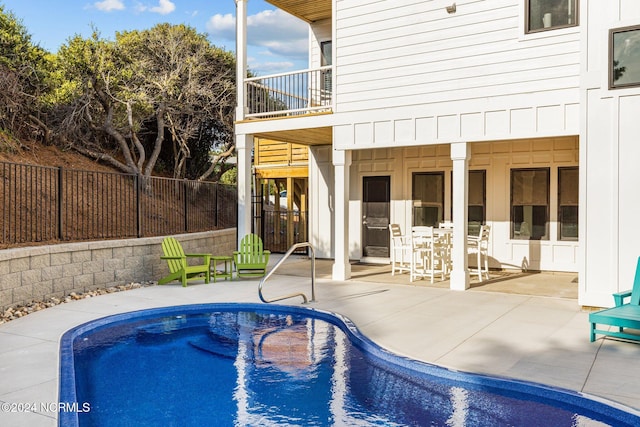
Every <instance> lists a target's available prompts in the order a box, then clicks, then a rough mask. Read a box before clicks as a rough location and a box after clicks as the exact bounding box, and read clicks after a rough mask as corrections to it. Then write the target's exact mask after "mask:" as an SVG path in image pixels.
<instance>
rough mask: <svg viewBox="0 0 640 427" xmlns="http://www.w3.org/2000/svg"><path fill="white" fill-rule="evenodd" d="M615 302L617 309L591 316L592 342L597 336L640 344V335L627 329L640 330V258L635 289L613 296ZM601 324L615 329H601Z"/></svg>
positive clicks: (609, 309) (597, 312)
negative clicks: (599, 326)
mask: <svg viewBox="0 0 640 427" xmlns="http://www.w3.org/2000/svg"><path fill="white" fill-rule="evenodd" d="M613 300H614V302H615V305H616V306H615V307H612V308H608V309H606V310H601V311H596V312H594V313H590V314H589V322H590V323H591V334H590V339H591V342H593V341H595V339H596V334H600V335H605V336H610V337H615V338H623V339H627V340H632V341H636V342H639V341H640V335H639V334H638V333H637V332H636V333H631V331H629V332H627V331H626V329H625V328H628V329H635V330H636V331H637V330H638V329H640V257H639V258H638V262H637V265H636V274H635V277H634V280H633V288H632V289H631V290H630V291H624V292H618V293H615V294H613ZM599 324H600V325H607V326H613V327H614V328H613V329H611V328H608V329H604V328H602V329H599V328H598V327H597V325H599Z"/></svg>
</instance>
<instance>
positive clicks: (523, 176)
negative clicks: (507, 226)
mask: <svg viewBox="0 0 640 427" xmlns="http://www.w3.org/2000/svg"><path fill="white" fill-rule="evenodd" d="M511 237H512V238H513V239H520V240H548V239H549V169H548V168H540V169H512V170H511Z"/></svg>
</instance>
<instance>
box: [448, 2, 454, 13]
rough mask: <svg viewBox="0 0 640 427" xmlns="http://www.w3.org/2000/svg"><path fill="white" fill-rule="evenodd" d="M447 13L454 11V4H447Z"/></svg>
mask: <svg viewBox="0 0 640 427" xmlns="http://www.w3.org/2000/svg"><path fill="white" fill-rule="evenodd" d="M447 13H456V4H455V3H454V4H452V5H451V6H447Z"/></svg>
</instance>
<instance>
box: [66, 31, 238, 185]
mask: <svg viewBox="0 0 640 427" xmlns="http://www.w3.org/2000/svg"><path fill="white" fill-rule="evenodd" d="M58 59H59V66H60V67H61V70H63V74H64V76H65V78H66V79H67V82H68V84H67V91H66V95H65V96H66V97H67V98H68V101H67V102H66V103H61V104H59V107H58V110H57V115H56V117H57V120H56V122H55V126H56V129H57V131H58V134H59V135H60V138H61V139H62V140H63V141H64V142H65V144H66V145H69V146H71V147H73V148H74V149H76V150H78V151H80V152H82V153H84V154H86V155H89V156H91V157H93V158H96V159H100V160H103V161H106V162H108V163H110V164H112V165H113V166H116V167H118V168H120V169H121V170H123V171H126V172H130V173H141V174H143V175H145V176H149V175H151V173H152V171H153V170H154V167H155V165H156V163H157V161H158V158H159V156H160V154H161V152H162V150H163V147H164V146H165V145H166V144H165V141H166V140H168V141H169V142H170V147H171V152H172V160H173V165H172V168H173V172H174V177H184V176H185V175H186V172H187V160H188V159H189V158H191V157H192V155H193V154H194V149H195V151H196V153H197V154H198V156H199V158H198V162H200V164H201V166H200V167H199V171H201V174H200V176H199V178H201V179H204V178H206V177H207V176H208V174H210V173H211V172H212V171H213V170H215V169H216V164H217V163H219V162H221V161H223V160H224V159H225V158H226V157H228V156H229V155H230V154H231V153H232V152H233V150H234V144H233V112H234V106H235V71H234V70H235V65H234V58H233V56H232V54H230V53H228V52H225V51H224V50H222V49H219V48H216V47H214V46H212V45H211V44H210V43H209V41H208V40H207V38H206V36H205V35H202V34H198V33H197V32H196V31H195V30H194V29H192V28H190V27H188V26H185V25H169V24H160V25H157V26H155V27H153V28H151V29H149V30H144V31H129V32H122V33H116V38H115V41H108V40H104V39H102V38H101V37H100V36H99V34H98V33H97V32H95V33H94V34H93V36H92V37H91V38H89V39H82V38H81V37H79V36H76V37H74V38H72V39H71V40H69V42H68V44H66V45H65V46H63V47H62V48H61V49H60V52H59V53H58ZM212 150H216V151H217V152H219V153H220V154H219V155H217V156H210V155H209V153H210V152H211V151H212ZM203 157H204V160H203ZM196 163H197V162H196ZM202 164H205V165H206V166H207V167H206V168H204V167H203V166H202Z"/></svg>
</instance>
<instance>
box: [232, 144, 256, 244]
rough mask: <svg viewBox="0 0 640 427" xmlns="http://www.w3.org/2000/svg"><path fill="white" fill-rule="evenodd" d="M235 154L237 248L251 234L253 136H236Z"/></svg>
mask: <svg viewBox="0 0 640 427" xmlns="http://www.w3.org/2000/svg"><path fill="white" fill-rule="evenodd" d="M236 152H237V154H238V247H240V240H241V239H242V238H243V237H244V236H245V235H246V234H248V233H251V221H252V219H253V218H252V209H253V204H252V203H251V153H252V152H253V135H236Z"/></svg>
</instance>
